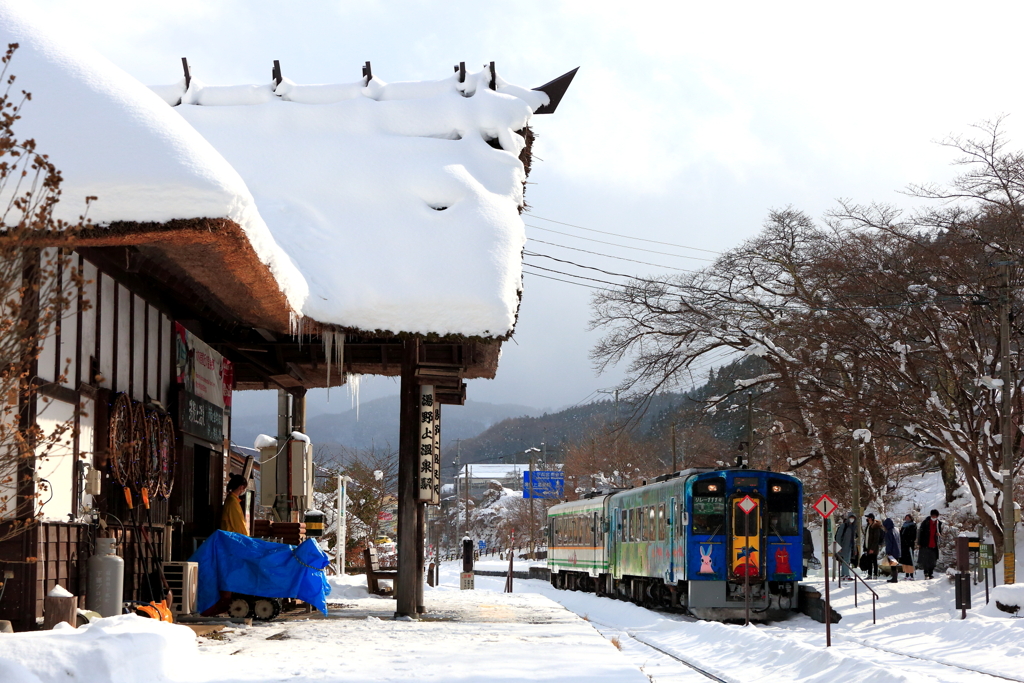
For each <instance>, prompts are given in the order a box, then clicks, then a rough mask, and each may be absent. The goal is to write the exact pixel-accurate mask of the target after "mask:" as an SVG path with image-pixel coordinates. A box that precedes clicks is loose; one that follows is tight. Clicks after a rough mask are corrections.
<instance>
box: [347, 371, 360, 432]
mask: <svg viewBox="0 0 1024 683" xmlns="http://www.w3.org/2000/svg"><path fill="white" fill-rule="evenodd" d="M362 377H363V376H362V375H358V374H355V373H352V372H349V373H347V374H346V375H345V384H346V385H347V386H348V396H349V399H350V400H351V401H352V408H353V409H355V411H356V422H359V384H360V381H361V380H362Z"/></svg>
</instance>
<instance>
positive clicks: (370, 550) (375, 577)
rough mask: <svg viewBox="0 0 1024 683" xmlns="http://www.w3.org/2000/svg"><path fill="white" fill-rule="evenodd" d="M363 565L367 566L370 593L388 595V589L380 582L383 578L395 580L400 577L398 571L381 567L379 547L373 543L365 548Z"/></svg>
mask: <svg viewBox="0 0 1024 683" xmlns="http://www.w3.org/2000/svg"><path fill="white" fill-rule="evenodd" d="M363 566H364V567H366V589H367V590H368V591H369V592H370V595H387V594H388V591H387V590H386V589H384V588H381V585H380V584H379V583H378V581H380V580H381V579H391V580H392V581H394V580H395V579H397V578H398V572H397V571H395V570H393V569H384V570H382V569H381V568H380V560H379V559H377V548H375V547H374V546H373V544H372V543H371V544H370V545H369V546H368V547H367V548H366V549H365V550H363Z"/></svg>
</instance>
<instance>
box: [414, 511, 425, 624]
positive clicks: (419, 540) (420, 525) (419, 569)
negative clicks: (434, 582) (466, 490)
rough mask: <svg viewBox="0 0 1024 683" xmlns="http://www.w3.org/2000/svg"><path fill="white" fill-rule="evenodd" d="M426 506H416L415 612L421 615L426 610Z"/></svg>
mask: <svg viewBox="0 0 1024 683" xmlns="http://www.w3.org/2000/svg"><path fill="white" fill-rule="evenodd" d="M426 524H427V506H426V504H424V503H417V504H416V612H417V614H423V613H424V612H426V611H427V608H426V607H425V606H424V604H423V568H424V567H423V565H424V562H425V561H426V558H425V557H424V547H423V546H424V545H425V543H424V541H425V538H424V536H425V535H426V528H427V526H426Z"/></svg>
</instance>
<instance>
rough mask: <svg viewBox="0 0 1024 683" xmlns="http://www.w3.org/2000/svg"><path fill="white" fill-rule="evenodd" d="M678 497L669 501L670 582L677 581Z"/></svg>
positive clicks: (673, 497)
mask: <svg viewBox="0 0 1024 683" xmlns="http://www.w3.org/2000/svg"><path fill="white" fill-rule="evenodd" d="M677 522H678V520H677V519H676V497H675V496H672V497H671V498H669V499H668V582H669V583H675V581H676V523H677Z"/></svg>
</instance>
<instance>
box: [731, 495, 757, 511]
mask: <svg viewBox="0 0 1024 683" xmlns="http://www.w3.org/2000/svg"><path fill="white" fill-rule="evenodd" d="M736 507H738V508H739V509H740V510H743V512H744V513H746V514H748V515H749V514H750V513H751V512H753V511H754V510H755V509H757V501H756V500H754V499H753V498H751V497H750V496H743V500H741V501H740V502H739V503H737V504H736Z"/></svg>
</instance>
